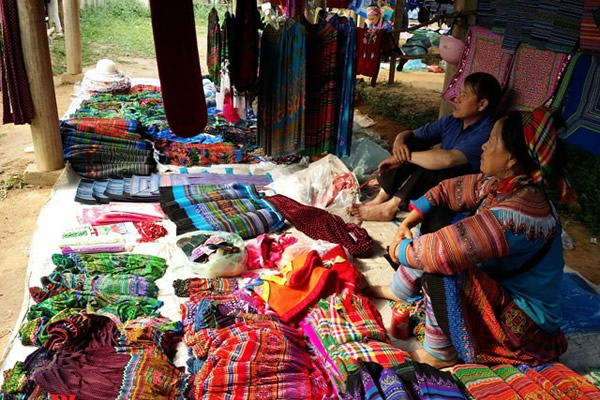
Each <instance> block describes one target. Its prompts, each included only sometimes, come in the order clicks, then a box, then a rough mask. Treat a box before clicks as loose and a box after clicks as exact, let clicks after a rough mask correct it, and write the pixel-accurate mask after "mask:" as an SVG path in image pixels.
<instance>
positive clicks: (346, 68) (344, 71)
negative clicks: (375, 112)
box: [329, 14, 357, 156]
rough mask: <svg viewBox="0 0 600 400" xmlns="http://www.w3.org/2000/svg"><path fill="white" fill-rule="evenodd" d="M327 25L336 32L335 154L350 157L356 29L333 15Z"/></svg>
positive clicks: (343, 19) (346, 21)
mask: <svg viewBox="0 0 600 400" xmlns="http://www.w3.org/2000/svg"><path fill="white" fill-rule="evenodd" d="M329 23H330V24H331V25H332V26H333V27H334V28H335V29H336V30H337V32H338V68H337V76H338V79H337V99H336V110H337V113H338V114H337V119H336V124H335V129H336V142H335V154H336V155H338V156H347V155H350V149H351V147H352V124H353V119H354V91H355V88H356V86H355V85H356V57H357V45H356V27H355V26H354V23H353V22H352V21H351V20H349V19H348V18H342V17H339V16H338V15H337V14H336V15H333V16H332V17H331V19H330V20H329Z"/></svg>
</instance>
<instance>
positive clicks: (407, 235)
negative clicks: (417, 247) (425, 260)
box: [389, 223, 413, 262]
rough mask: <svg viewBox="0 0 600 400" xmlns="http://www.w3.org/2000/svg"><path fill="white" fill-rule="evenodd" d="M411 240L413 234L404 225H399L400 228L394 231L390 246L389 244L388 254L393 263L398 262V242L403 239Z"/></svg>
mask: <svg viewBox="0 0 600 400" xmlns="http://www.w3.org/2000/svg"><path fill="white" fill-rule="evenodd" d="M412 238H413V234H412V232H411V230H410V228H409V227H408V226H407V225H405V224H404V223H402V224H400V226H399V227H398V230H397V231H396V235H394V239H393V240H392V244H390V248H389V254H390V257H391V258H392V260H394V261H395V262H399V261H398V246H399V245H400V242H402V241H403V240H404V239H412Z"/></svg>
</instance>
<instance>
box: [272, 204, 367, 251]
mask: <svg viewBox="0 0 600 400" xmlns="http://www.w3.org/2000/svg"><path fill="white" fill-rule="evenodd" d="M267 199H268V200H269V202H270V203H271V204H273V205H274V206H275V208H276V209H277V211H279V212H280V213H281V214H282V215H283V216H284V217H285V219H287V220H288V221H289V222H290V223H291V224H292V225H293V226H294V227H295V228H296V229H298V230H299V231H300V232H302V233H304V234H305V235H307V236H308V237H310V238H312V239H316V240H319V239H322V240H327V241H329V242H331V243H337V244H341V245H343V246H344V247H345V248H346V249H348V251H349V252H350V254H352V255H353V256H356V257H369V256H370V255H371V252H372V251H373V240H372V239H371V237H370V236H369V234H368V232H367V231H366V230H365V229H363V228H360V227H359V226H357V225H355V224H346V223H345V222H344V220H343V219H342V218H340V217H338V216H337V215H333V214H330V213H328V212H327V211H325V210H322V209H320V208H316V207H311V206H305V205H303V204H300V203H298V202H297V201H295V200H292V199H290V198H289V197H285V196H282V195H275V196H271V197H268V198H267Z"/></svg>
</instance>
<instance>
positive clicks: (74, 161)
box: [61, 118, 156, 179]
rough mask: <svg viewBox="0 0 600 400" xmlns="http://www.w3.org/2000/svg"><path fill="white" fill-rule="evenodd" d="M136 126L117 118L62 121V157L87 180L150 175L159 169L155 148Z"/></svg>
mask: <svg viewBox="0 0 600 400" xmlns="http://www.w3.org/2000/svg"><path fill="white" fill-rule="evenodd" d="M133 126H135V128H137V124H135V123H132V122H131V121H127V120H124V119H117V118H111V119H94V118H80V119H76V120H67V121H61V135H62V142H63V156H64V158H65V159H66V160H69V162H70V163H71V165H72V167H73V169H74V170H75V172H77V173H78V174H79V175H81V176H83V177H86V178H94V179H96V178H110V177H123V176H131V175H133V174H138V175H149V174H150V173H151V172H152V171H153V170H154V169H155V166H156V163H155V161H154V156H153V149H152V144H151V143H150V142H147V141H142V140H141V136H140V135H139V134H137V133H134V132H133V131H132V129H133V130H135V128H133Z"/></svg>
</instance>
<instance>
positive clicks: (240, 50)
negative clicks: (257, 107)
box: [228, 1, 261, 92]
mask: <svg viewBox="0 0 600 400" xmlns="http://www.w3.org/2000/svg"><path fill="white" fill-rule="evenodd" d="M233 21H234V22H233V29H234V37H233V40H232V38H231V37H228V40H230V41H231V42H230V43H233V52H232V51H231V47H230V53H229V61H230V62H231V83H232V84H233V86H234V87H235V88H236V90H238V91H240V92H245V91H248V90H252V89H254V88H255V87H256V85H257V83H258V28H259V27H261V22H260V14H259V13H258V9H257V8H256V3H255V2H253V1H238V2H237V5H236V9H235V17H234V19H233Z"/></svg>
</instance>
